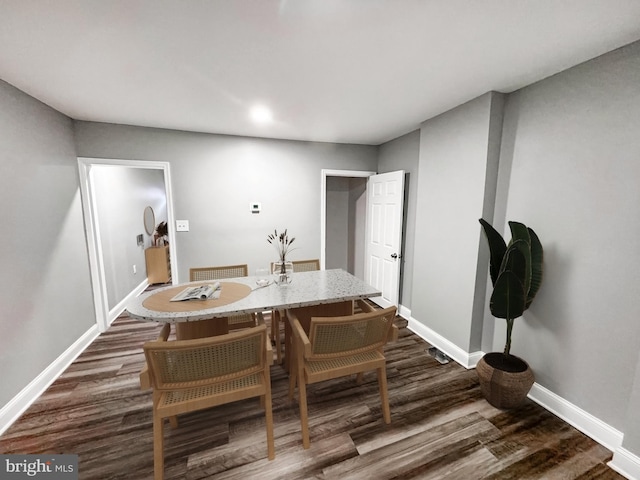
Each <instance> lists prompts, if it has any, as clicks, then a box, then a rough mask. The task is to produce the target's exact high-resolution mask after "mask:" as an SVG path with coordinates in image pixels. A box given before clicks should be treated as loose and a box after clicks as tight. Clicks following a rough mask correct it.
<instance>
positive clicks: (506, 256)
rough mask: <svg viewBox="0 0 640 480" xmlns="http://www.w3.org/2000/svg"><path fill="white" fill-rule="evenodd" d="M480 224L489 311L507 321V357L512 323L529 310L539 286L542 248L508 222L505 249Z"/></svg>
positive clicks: (495, 235) (520, 227)
mask: <svg viewBox="0 0 640 480" xmlns="http://www.w3.org/2000/svg"><path fill="white" fill-rule="evenodd" d="M480 224H481V225H482V228H483V230H484V233H485V235H486V237H487V241H488V243H489V251H490V254H491V259H490V264H489V274H490V276H491V282H492V283H493V293H492V294H491V301H490V303H489V310H490V311H491V314H492V315H493V316H494V317H496V318H504V319H505V320H506V321H507V341H506V344H505V347H504V354H505V355H509V354H510V351H511V333H512V331H513V321H514V320H515V319H516V318H518V317H521V316H522V314H523V313H524V311H525V310H526V309H528V308H529V306H530V305H531V302H532V301H533V299H534V297H535V296H536V293H538V289H539V288H540V284H541V282H542V245H541V244H540V240H539V239H538V236H537V235H536V233H535V232H534V231H533V230H532V229H530V228H528V227H527V226H526V225H524V224H522V223H518V222H509V228H510V229H511V240H510V242H509V244H508V245H507V244H506V242H505V241H504V239H503V238H502V236H501V235H500V234H499V233H498V232H497V231H496V230H495V229H494V228H493V227H492V226H491V225H490V224H489V223H488V222H486V221H485V220H483V219H482V218H481V219H480Z"/></svg>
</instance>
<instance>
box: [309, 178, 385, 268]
mask: <svg viewBox="0 0 640 480" xmlns="http://www.w3.org/2000/svg"><path fill="white" fill-rule="evenodd" d="M377 173H378V172H372V171H368V170H331V169H325V168H323V169H322V170H321V184H320V268H321V269H322V270H324V268H325V260H326V249H327V177H352V178H368V177H370V176H371V175H375V174H377Z"/></svg>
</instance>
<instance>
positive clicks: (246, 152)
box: [76, 122, 378, 280]
mask: <svg viewBox="0 0 640 480" xmlns="http://www.w3.org/2000/svg"><path fill="white" fill-rule="evenodd" d="M76 139H77V149H78V155H79V156H82V157H96V158H119V159H130V160H151V161H169V162H171V175H172V181H173V185H172V187H173V198H174V213H175V216H176V219H180V220H182V219H184V220H189V222H190V231H189V232H178V233H177V234H176V238H175V241H174V243H173V244H172V245H174V246H175V247H176V248H177V252H176V253H177V257H178V261H179V272H178V273H179V278H180V279H181V280H187V279H188V271H189V267H196V266H206V265H225V264H235V263H247V264H248V265H249V270H250V272H253V271H255V269H256V268H258V267H260V266H267V265H268V264H269V262H271V261H273V260H274V259H276V256H277V255H276V251H275V249H274V248H273V246H271V245H269V244H268V243H267V235H268V234H269V233H270V232H272V231H273V230H274V229H278V231H281V230H284V229H285V228H287V229H288V231H289V233H290V235H292V236H294V237H296V242H295V245H296V246H297V249H296V250H294V251H293V252H292V254H291V259H292V260H296V259H306V258H320V184H321V170H322V169H323V168H327V169H342V170H375V167H376V164H377V151H378V148H377V147H373V146H361V145H337V144H328V143H309V142H295V141H286V140H267V139H258V138H247V137H234V136H225V135H208V134H198V133H190V132H177V131H169V130H160V129H151V128H138V127H129V126H123V125H112V124H103V123H91V122H77V123H76ZM252 202H261V203H262V213H260V214H252V213H251V212H250V209H249V205H250V203H252Z"/></svg>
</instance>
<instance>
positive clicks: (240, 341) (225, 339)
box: [143, 324, 275, 480]
mask: <svg viewBox="0 0 640 480" xmlns="http://www.w3.org/2000/svg"><path fill="white" fill-rule="evenodd" d="M163 332H164V335H163V337H164V338H160V339H158V340H156V341H151V342H147V343H145V344H144V346H143V348H144V354H145V357H146V360H147V365H148V378H149V380H150V384H151V388H153V463H154V479H155V480H161V479H162V478H163V476H164V420H165V419H166V418H169V419H170V420H171V424H172V426H177V421H176V416H177V415H179V414H183V413H188V412H193V411H197V410H203V409H206V408H210V407H214V406H216V405H222V404H225V403H231V402H236V401H238V400H244V399H247V398H252V397H259V398H260V403H261V405H262V406H263V407H264V410H265V423H266V428H267V456H268V458H269V460H273V459H274V458H275V444H274V436H273V413H272V405H271V377H270V372H269V368H270V365H271V364H272V363H273V352H272V350H271V342H270V340H269V339H268V336H267V329H266V326H265V325H264V324H261V325H259V326H258V327H256V328H251V329H245V330H240V331H237V332H231V333H228V334H226V335H218V336H216V337H207V338H200V339H195V340H175V341H166V339H167V337H168V335H169V329H168V328H166V329H163Z"/></svg>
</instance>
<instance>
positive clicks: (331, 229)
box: [320, 169, 376, 279]
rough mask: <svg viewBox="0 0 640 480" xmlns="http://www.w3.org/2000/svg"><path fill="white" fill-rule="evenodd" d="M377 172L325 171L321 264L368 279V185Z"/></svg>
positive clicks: (322, 201)
mask: <svg viewBox="0 0 640 480" xmlns="http://www.w3.org/2000/svg"><path fill="white" fill-rule="evenodd" d="M375 173H376V172H371V171H359V170H325V169H323V170H322V185H321V195H320V197H321V206H320V211H321V221H320V225H321V228H320V236H321V238H320V267H321V268H322V269H331V268H341V269H343V270H346V271H347V272H349V273H351V274H352V275H354V276H356V277H358V278H360V279H364V261H365V231H366V187H367V179H368V178H369V177H370V176H371V175H375Z"/></svg>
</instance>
